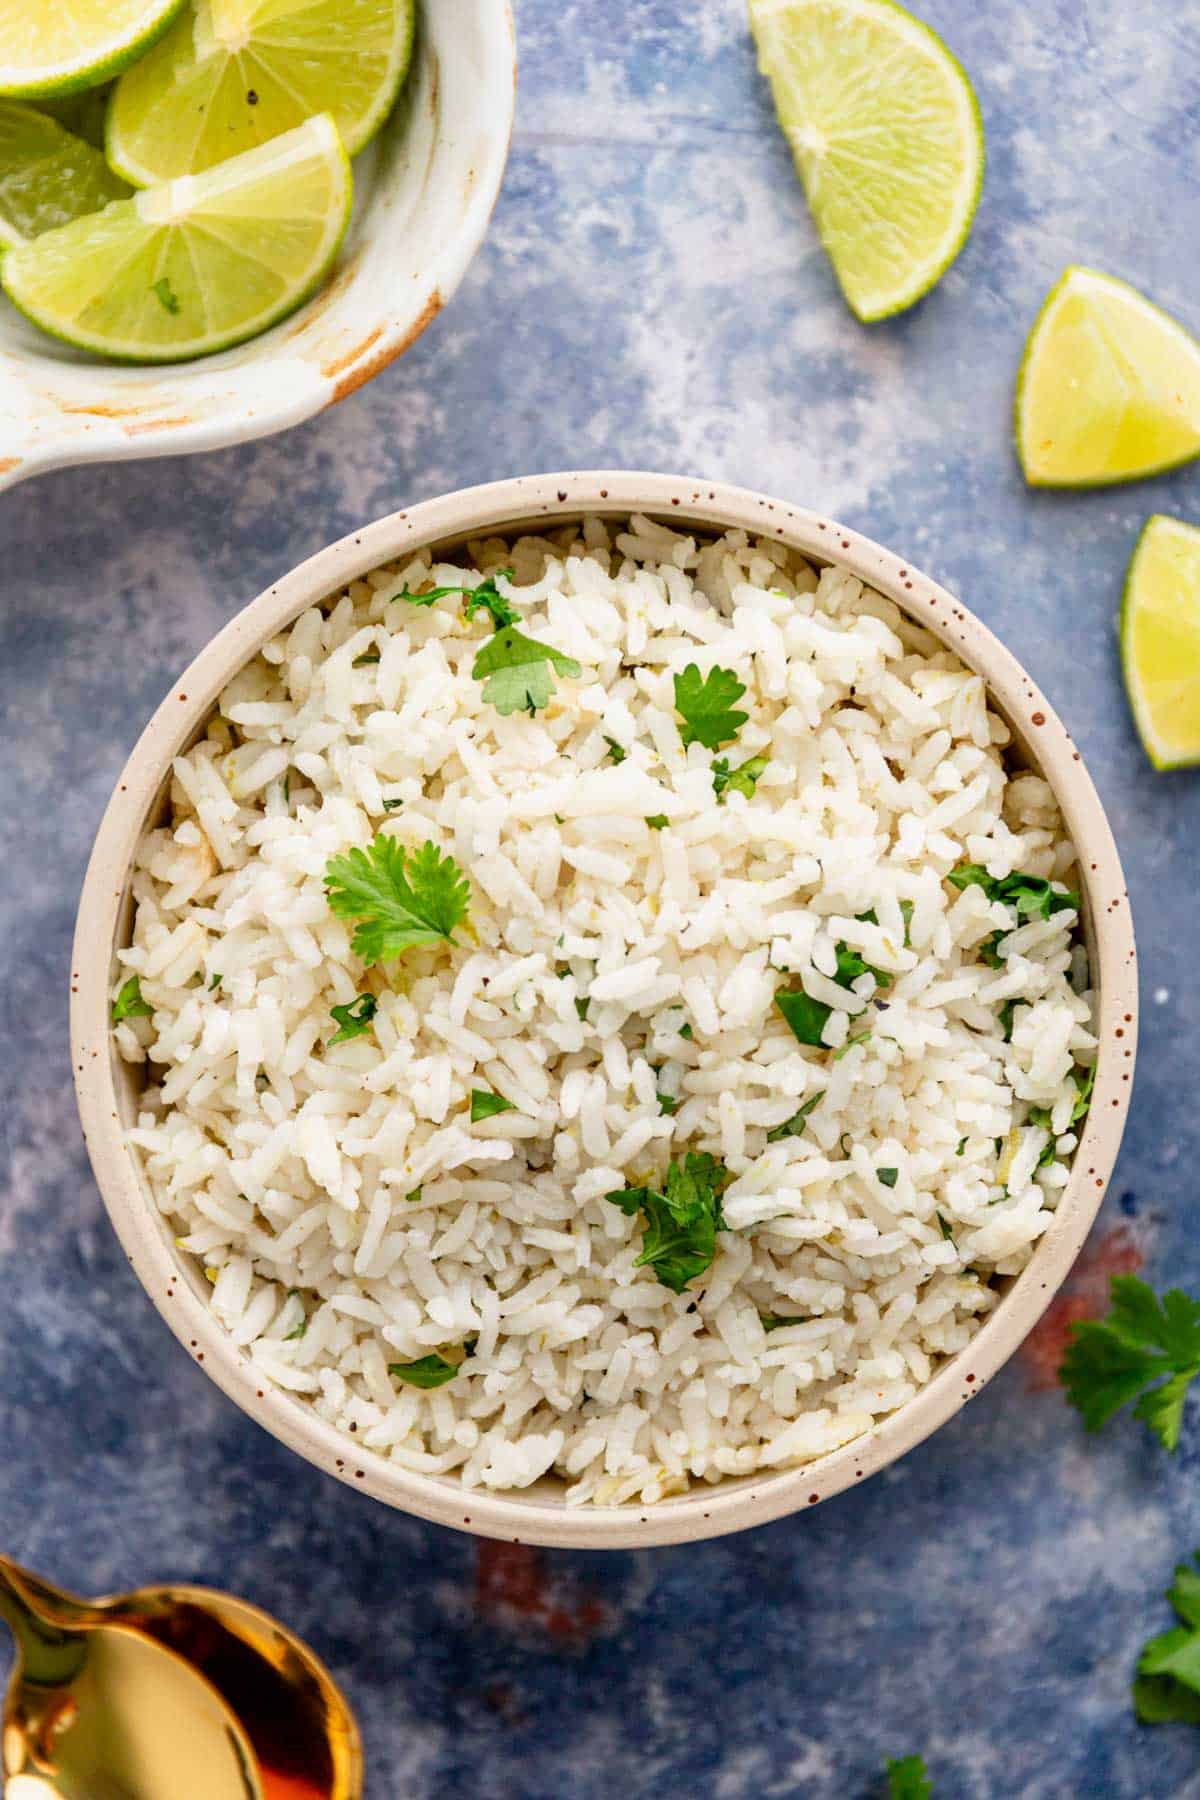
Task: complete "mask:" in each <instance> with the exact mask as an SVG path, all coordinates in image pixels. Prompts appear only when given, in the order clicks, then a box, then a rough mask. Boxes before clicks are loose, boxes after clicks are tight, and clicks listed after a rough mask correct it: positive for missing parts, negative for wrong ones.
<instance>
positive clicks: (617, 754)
mask: <svg viewBox="0 0 1200 1800" xmlns="http://www.w3.org/2000/svg"><path fill="white" fill-rule="evenodd" d="M604 741H605V743H606V744H607V745H608V760H609V762H611V763H623V762H624V761H625V758H626V757H627V756H628V755H629V752H628V750H626V748H625V746H624V744H618V742H617V740H616V738H610V737H606V738H605V740H604Z"/></svg>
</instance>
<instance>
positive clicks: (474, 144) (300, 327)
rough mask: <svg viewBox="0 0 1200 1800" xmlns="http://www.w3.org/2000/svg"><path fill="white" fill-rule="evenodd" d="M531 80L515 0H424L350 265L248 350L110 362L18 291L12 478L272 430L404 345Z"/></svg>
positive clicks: (5, 376)
mask: <svg viewBox="0 0 1200 1800" xmlns="http://www.w3.org/2000/svg"><path fill="white" fill-rule="evenodd" d="M515 81H516V50H515V46H514V41H513V21H512V13H511V10H510V8H509V5H508V0H432V3H430V0H423V3H422V4H421V5H420V6H419V10H418V23H417V38H416V43H415V46H414V50H413V66H412V69H411V71H410V73H409V76H408V79H407V81H406V83H405V88H404V93H403V94H402V96H401V98H400V101H399V103H398V105H397V107H396V109H395V111H394V113H393V114H392V116H391V117H390V118H389V119H388V120H387V122H386V123H385V124H384V126H383V129H382V130H381V131H380V133H379V135H378V137H376V138H374V139H373V140H372V142H371V143H370V144H368V146H367V148H366V149H365V150H364V151H363V153H362V154H361V156H357V157H355V159H354V191H355V199H354V216H353V219H352V220H351V223H350V230H349V231H348V233H347V235H346V241H345V243H344V244H343V246H342V250H341V254H340V255H339V257H338V262H337V266H336V268H335V269H334V272H333V274H332V276H331V277H330V279H329V280H328V281H327V282H326V283H325V285H324V286H323V287H322V288H321V289H320V291H319V292H318V293H316V294H314V295H313V297H312V299H311V300H309V301H308V302H307V303H306V304H305V305H304V306H302V307H301V308H300V310H299V312H296V313H293V314H292V315H291V316H290V317H289V318H286V319H284V320H282V321H281V322H280V323H279V324H278V325H274V326H272V328H271V329H270V331H264V332H263V333H262V334H261V335H260V336H258V337H256V338H251V339H250V341H249V342H248V343H245V344H238V345H237V346H236V348H234V349H232V350H223V351H222V352H221V353H220V354H219V355H217V356H204V357H200V358H199V359H198V360H196V361H195V362H182V363H172V364H170V365H168V366H165V367H164V366H162V365H159V366H157V367H142V368H135V367H129V366H124V365H121V364H117V363H111V362H104V361H102V360H101V359H99V358H97V357H92V356H87V355H85V354H83V353H82V352H79V351H75V350H72V349H70V348H69V347H68V346H67V345H65V344H60V343H57V342H56V341H55V340H54V339H53V338H50V337H46V336H44V335H43V333H42V332H40V331H38V330H37V329H36V328H35V327H34V326H33V325H31V324H29V322H28V321H27V320H25V319H23V318H22V317H21V316H20V314H19V313H17V312H16V311H15V310H14V308H13V307H11V306H9V305H8V304H7V302H6V301H3V300H0V488H5V487H8V486H10V485H11V484H12V483H13V482H15V481H23V480H24V479H25V478H26V477H27V476H29V475H37V474H40V473H42V472H43V471H44V470H47V469H57V468H62V467H63V466H64V465H70V464H72V463H84V462H108V461H111V460H113V459H123V458H127V457H134V456H177V455H179V454H180V453H181V452H183V451H193V450H214V449H216V448H218V446H220V445H223V444H240V443H244V442H245V441H246V440H247V439H248V438H256V437H264V436H265V435H266V434H267V433H268V432H272V431H282V430H283V429H284V428H285V427H286V426H289V425H298V424H299V423H300V421H301V420H302V419H307V418H311V416H312V414H313V413H316V412H319V411H320V410H321V408H322V407H325V406H331V405H332V404H333V403H334V402H335V401H337V400H342V399H344V398H345V397H346V396H347V395H348V394H352V393H354V391H355V389H356V388H359V387H361V386H362V384H363V382H364V381H368V380H370V378H371V377H372V376H373V375H377V374H378V373H379V371H380V370H381V369H385V368H386V367H387V365H388V364H389V363H390V362H392V361H394V359H395V358H396V357H397V356H401V355H403V353H404V351H405V350H407V349H408V347H409V345H410V344H412V343H414V342H415V341H416V339H417V338H418V337H419V336H420V335H421V333H422V332H423V331H424V330H425V327H426V326H427V325H428V324H429V323H430V321H431V320H432V319H434V318H436V317H437V314H438V312H439V311H440V310H441V308H442V307H443V306H444V305H445V303H446V301H447V300H448V299H449V297H450V295H451V294H452V293H453V292H454V289H455V288H456V287H457V286H458V284H459V282H460V281H461V280H462V277H463V275H464V274H465V272H466V269H467V266H468V264H469V263H470V261H471V258H472V257H473V256H474V254H475V252H476V250H477V249H478V248H479V245H480V244H481V242H482V241H483V236H484V233H485V232H486V230H487V225H488V220H489V218H490V217H491V213H492V207H493V206H494V205H495V202H496V195H497V194H498V193H499V191H500V181H501V178H502V176H503V174H504V165H505V162H506V160H507V157H508V145H509V138H510V136H511V134H512V124H513V109H514V105H515V99H514V86H515Z"/></svg>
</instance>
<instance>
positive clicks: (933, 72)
mask: <svg viewBox="0 0 1200 1800" xmlns="http://www.w3.org/2000/svg"><path fill="white" fill-rule="evenodd" d="M750 24H751V28H752V30H753V32H754V36H755V40H756V42H757V44H758V65H759V68H760V69H761V70H762V72H763V74H764V75H765V76H766V77H767V79H768V80H769V81H770V83H771V89H772V92H773V94H774V96H775V108H776V111H777V112H778V114H779V123H780V125H781V126H782V127H783V132H784V136H785V137H786V138H787V140H788V143H789V144H790V145H791V150H792V155H793V156H794V158H795V160H796V167H797V169H798V170H799V173H800V179H801V181H802V182H803V183H804V191H805V194H806V195H807V196H808V204H809V206H810V207H811V209H812V214H813V218H814V219H815V220H816V224H817V230H818V231H819V232H820V235H821V242H822V243H823V244H824V246H825V249H826V251H827V252H828V254H829V258H830V261H831V262H832V263H833V267H834V271H835V273H836V275H837V278H838V281H839V282H840V283H841V287H842V292H843V293H844V294H845V296H846V299H847V301H848V302H849V304H850V306H851V308H852V309H853V311H854V312H855V313H857V315H858V317H859V318H860V319H864V320H868V321H869V320H873V319H883V318H887V317H888V315H889V314H891V313H897V312H901V311H903V309H904V308H905V307H906V306H911V305H912V304H913V303H914V301H917V300H919V299H920V298H921V296H922V294H927V293H928V292H929V290H930V288H931V287H932V286H933V285H934V283H935V282H936V281H937V280H938V278H939V276H941V275H943V274H944V273H945V271H946V270H947V269H948V268H949V266H950V264H951V263H952V262H953V261H954V258H955V257H956V256H957V255H958V253H959V251H960V250H961V249H962V247H963V244H964V243H965V242H966V239H967V234H968V232H969V231H970V229H971V221H972V219H973V218H974V216H975V208H976V205H977V204H978V201H979V190H980V186H981V184H982V181H983V124H982V121H981V119H980V115H979V106H978V103H977V101H976V99H975V95H974V92H973V90H972V88H971V84H970V82H969V81H968V80H967V77H966V75H965V74H964V73H963V71H962V69H961V67H960V66H959V64H958V63H957V62H956V61H955V59H954V57H953V56H952V55H951V53H950V51H949V50H948V49H947V48H946V46H945V44H943V43H942V41H941V39H940V38H939V37H937V36H935V34H934V33H933V32H932V31H930V30H929V29H928V27H927V26H925V25H922V24H921V22H920V20H918V19H914V18H913V17H912V15H911V14H910V13H907V12H905V11H904V9H903V7H900V6H894V5H892V4H891V0H750Z"/></svg>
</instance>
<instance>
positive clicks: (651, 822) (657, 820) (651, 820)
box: [646, 813, 669, 831]
mask: <svg viewBox="0 0 1200 1800" xmlns="http://www.w3.org/2000/svg"><path fill="white" fill-rule="evenodd" d="M646 823H647V825H648V826H649V827H650V829H651V831H661V830H662V829H663V827H664V826H665V825H667V824H668V823H669V821H668V819H667V815H666V813H648V814H647V815H646Z"/></svg>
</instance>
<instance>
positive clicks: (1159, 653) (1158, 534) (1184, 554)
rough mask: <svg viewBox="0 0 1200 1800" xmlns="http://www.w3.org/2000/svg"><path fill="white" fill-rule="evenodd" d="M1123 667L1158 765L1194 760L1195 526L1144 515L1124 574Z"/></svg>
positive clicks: (1197, 647) (1199, 650)
mask: <svg viewBox="0 0 1200 1800" xmlns="http://www.w3.org/2000/svg"><path fill="white" fill-rule="evenodd" d="M1121 670H1122V673H1123V674H1124V676H1125V691H1126V693H1127V694H1128V695H1129V704H1130V706H1131V707H1132V709H1133V717H1134V720H1135V722H1136V724H1137V728H1138V732H1139V734H1140V736H1141V740H1142V743H1143V744H1144V745H1145V747H1146V755H1147V756H1148V757H1149V758H1150V761H1151V762H1152V763H1153V764H1154V767H1155V768H1156V769H1181V768H1188V767H1191V766H1192V765H1194V764H1196V763H1200V528H1197V527H1196V526H1195V525H1184V524H1182V523H1181V522H1180V521H1179V520H1178V519H1168V518H1165V517H1164V516H1163V515H1162V514H1161V513H1159V514H1156V515H1155V517H1154V518H1152V519H1148V520H1147V521H1146V524H1145V526H1144V527H1143V530H1142V535H1141V537H1140V538H1139V539H1138V542H1137V549H1136V550H1135V551H1134V553H1133V559H1132V561H1131V562H1130V564H1129V573H1128V574H1127V575H1126V577H1125V598H1124V600H1123V602H1122V604H1121Z"/></svg>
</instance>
